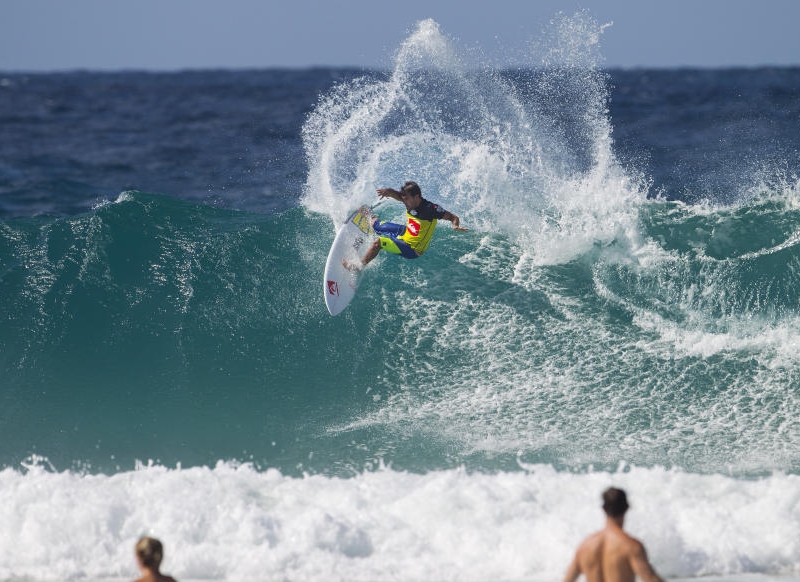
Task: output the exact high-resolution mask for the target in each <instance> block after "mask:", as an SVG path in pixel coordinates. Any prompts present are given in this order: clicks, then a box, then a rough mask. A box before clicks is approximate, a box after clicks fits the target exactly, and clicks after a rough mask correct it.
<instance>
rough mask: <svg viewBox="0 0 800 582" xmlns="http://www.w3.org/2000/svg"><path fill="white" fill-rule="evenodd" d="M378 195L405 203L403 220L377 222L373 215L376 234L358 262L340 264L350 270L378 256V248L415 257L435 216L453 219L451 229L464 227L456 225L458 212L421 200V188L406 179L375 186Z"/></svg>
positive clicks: (427, 240) (429, 234) (428, 239)
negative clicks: (398, 184)
mask: <svg viewBox="0 0 800 582" xmlns="http://www.w3.org/2000/svg"><path fill="white" fill-rule="evenodd" d="M378 196H380V197H381V199H383V198H393V199H395V200H398V201H400V202H402V203H403V204H405V206H406V224H405V225H403V224H395V223H393V222H380V221H379V220H378V219H377V218H376V219H374V220H373V222H372V228H373V229H374V230H375V234H377V235H378V238H377V239H376V240H375V242H374V243H372V246H370V247H369V249H367V252H366V254H365V255H364V258H362V259H361V261H360V262H358V263H350V262H349V261H346V260H343V261H342V263H343V264H344V266H345V267H346V268H348V269H350V270H351V271H360V270H361V269H363V268H364V267H365V266H366V265H367V264H368V263H369V262H370V261H372V259H374V258H375V257H377V256H378V253H379V252H380V251H381V249H383V250H385V251H388V252H390V253H392V254H395V255H400V256H401V257H404V258H406V259H416V258H417V257H419V256H420V255H422V253H424V252H425V250H426V249H427V248H428V245H429V244H430V242H431V237H433V231H434V229H435V228H436V221H437V220H449V221H450V222H452V223H453V228H454V229H455V230H460V231H465V230H467V229H466V228H464V227H462V226H461V225H460V221H459V219H458V216H456V215H455V214H453V213H452V212H448V211H447V210H444V209H443V208H440V207H439V206H438V205H436V204H434V203H433V202H430V201H428V200H425V198H423V197H422V190H420V187H419V186H418V185H417V183H416V182H406V183H405V184H403V187H402V188H400V190H394V189H392V188H381V189H380V190H378Z"/></svg>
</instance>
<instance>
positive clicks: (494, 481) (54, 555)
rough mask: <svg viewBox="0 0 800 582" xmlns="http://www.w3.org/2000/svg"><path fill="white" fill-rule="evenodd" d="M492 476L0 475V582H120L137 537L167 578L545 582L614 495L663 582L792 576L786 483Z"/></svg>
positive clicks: (798, 512) (792, 480)
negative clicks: (146, 539)
mask: <svg viewBox="0 0 800 582" xmlns="http://www.w3.org/2000/svg"><path fill="white" fill-rule="evenodd" d="M522 467H523V470H520V471H517V472H511V473H509V472H504V473H497V474H480V473H472V474H471V473H468V472H466V471H464V470H463V469H455V470H450V471H436V472H431V473H427V474H411V473H405V472H397V471H393V470H391V469H388V468H383V469H380V470H377V471H374V472H366V473H363V474H361V475H358V476H355V477H352V478H348V479H343V478H331V477H325V476H321V475H307V476H305V477H302V478H291V477H287V476H284V475H282V474H280V473H279V472H278V471H276V470H267V471H263V472H259V471H256V470H255V469H254V468H252V467H251V466H248V465H233V464H229V463H222V462H220V463H219V464H217V466H216V467H214V468H201V467H197V468H185V469H181V468H176V469H168V468H165V467H161V466H154V465H152V464H147V465H141V466H139V467H137V468H136V470H133V471H129V472H122V473H119V474H116V475H112V476H105V475H81V474H77V473H73V472H57V471H54V470H52V469H50V468H47V464H46V463H44V462H42V461H41V460H40V461H38V462H31V463H28V464H26V467H25V468H24V469H22V470H13V469H5V470H3V471H2V472H0V501H1V502H0V580H19V579H26V580H105V579H118V578H128V579H129V578H132V577H133V576H134V574H135V565H134V564H135V563H134V560H133V553H132V549H133V544H134V542H135V541H136V539H137V538H138V536H140V535H142V534H148V535H154V536H156V537H159V538H160V539H161V540H162V541H163V542H164V544H165V554H166V558H165V562H164V564H163V570H164V571H166V572H169V573H171V574H173V575H174V576H176V577H177V578H178V579H181V580H209V579H210V580H237V581H249V580H253V581H255V580H307V581H313V580H326V581H330V580H437V581H438V580H542V581H544V580H553V579H557V578H558V577H560V576H561V575H562V574H563V571H564V569H565V568H566V565H567V563H568V561H569V560H570V558H571V555H572V552H573V551H574V549H575V547H576V545H577V544H578V542H579V541H580V540H581V539H582V538H583V537H584V536H586V535H588V534H589V533H591V532H592V531H593V530H595V529H598V528H599V527H601V526H602V524H603V517H602V513H601V510H600V508H599V496H600V493H601V491H602V490H603V489H604V488H605V487H607V486H609V485H615V486H619V487H623V488H625V489H626V490H627V491H628V494H629V497H630V500H631V505H632V509H631V511H630V513H629V517H628V520H627V521H626V527H627V529H628V530H629V531H630V532H631V533H632V534H633V535H635V536H637V537H639V538H640V539H642V541H644V543H645V544H646V546H647V547H648V550H649V553H650V557H651V560H652V561H653V563H654V565H655V567H656V568H657V570H658V571H659V572H660V573H661V574H662V575H665V576H667V577H670V578H673V577H698V576H731V575H741V574H764V575H770V576H777V575H794V576H798V575H800V540H798V537H797V535H796V533H797V530H798V527H800V494H798V491H799V490H800V477H797V476H792V475H781V474H775V475H771V476H767V477H763V478H760V479H748V480H741V479H735V478H732V477H728V476H723V475H697V474H689V473H684V472H680V471H667V470H664V469H660V468H652V469H643V468H636V467H625V466H621V467H620V468H619V469H618V470H617V471H615V472H612V473H608V472H600V471H595V472H591V471H590V472H587V473H579V474H575V473H569V472H558V471H555V470H554V469H553V468H551V467H550V466H547V465H532V466H527V465H522Z"/></svg>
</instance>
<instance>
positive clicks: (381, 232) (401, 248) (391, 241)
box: [372, 222, 419, 259]
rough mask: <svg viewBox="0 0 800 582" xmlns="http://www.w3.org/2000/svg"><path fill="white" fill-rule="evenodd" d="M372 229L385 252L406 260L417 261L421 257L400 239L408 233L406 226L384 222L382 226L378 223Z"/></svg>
mask: <svg viewBox="0 0 800 582" xmlns="http://www.w3.org/2000/svg"><path fill="white" fill-rule="evenodd" d="M372 228H373V230H374V231H375V234H377V235H378V239H379V240H380V241H381V248H382V249H383V250H385V251H389V252H390V253H392V254H394V255H400V256H401V257H403V258H406V259H416V258H417V257H418V256H419V255H418V254H417V251H415V250H414V249H412V248H411V245H409V244H408V243H407V242H406V241H404V240H401V239H400V238H399V237H401V236H403V233H405V231H406V227H405V225H403V224H395V223H394V222H384V223H382V224H379V223H377V222H376V223H375V224H374V225H372Z"/></svg>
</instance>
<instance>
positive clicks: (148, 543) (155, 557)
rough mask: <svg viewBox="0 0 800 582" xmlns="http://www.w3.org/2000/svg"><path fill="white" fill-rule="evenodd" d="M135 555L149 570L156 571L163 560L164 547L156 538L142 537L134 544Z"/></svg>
mask: <svg viewBox="0 0 800 582" xmlns="http://www.w3.org/2000/svg"><path fill="white" fill-rule="evenodd" d="M136 555H137V556H138V557H139V560H140V561H141V562H142V565H143V566H147V567H148V568H150V569H151V570H158V568H159V566H161V560H163V559H164V546H162V545H161V542H160V541H158V540H157V539H156V538H149V537H147V536H145V537H142V538H140V539H139V541H138V542H136Z"/></svg>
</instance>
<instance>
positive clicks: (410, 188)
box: [400, 181, 422, 196]
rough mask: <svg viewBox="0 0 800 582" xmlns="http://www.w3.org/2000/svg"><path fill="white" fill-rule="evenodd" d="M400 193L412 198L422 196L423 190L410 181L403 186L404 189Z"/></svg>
mask: <svg viewBox="0 0 800 582" xmlns="http://www.w3.org/2000/svg"><path fill="white" fill-rule="evenodd" d="M400 192H402V193H403V194H410V195H411V196H422V190H420V188H419V186H418V185H417V183H416V182H411V181H408V182H406V183H405V184H403V187H402V188H400Z"/></svg>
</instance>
